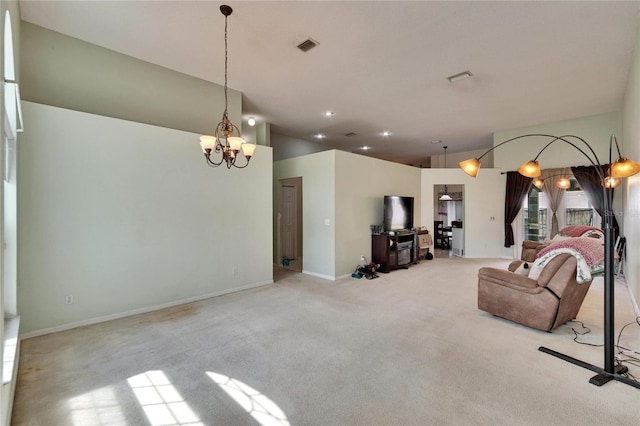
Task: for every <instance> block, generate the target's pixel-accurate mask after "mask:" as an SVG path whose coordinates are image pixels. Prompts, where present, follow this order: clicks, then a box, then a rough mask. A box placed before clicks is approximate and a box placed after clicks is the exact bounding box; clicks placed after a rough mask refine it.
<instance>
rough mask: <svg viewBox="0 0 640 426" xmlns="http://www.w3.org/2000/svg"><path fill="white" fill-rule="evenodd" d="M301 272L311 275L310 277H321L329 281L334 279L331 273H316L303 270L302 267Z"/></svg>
mask: <svg viewBox="0 0 640 426" xmlns="http://www.w3.org/2000/svg"><path fill="white" fill-rule="evenodd" d="M302 273H303V274H305V275H311V276H312V277H318V278H322V279H323V280H329V281H335V280H336V277H332V276H331V275H324V274H318V273H316V272H311V271H305V270H304V269H303V270H302Z"/></svg>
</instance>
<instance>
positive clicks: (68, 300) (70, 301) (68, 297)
mask: <svg viewBox="0 0 640 426" xmlns="http://www.w3.org/2000/svg"><path fill="white" fill-rule="evenodd" d="M64 304H65V305H73V296H72V295H70V294H68V295H66V296H65V297H64Z"/></svg>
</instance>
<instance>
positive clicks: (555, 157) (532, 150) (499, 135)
mask: <svg viewBox="0 0 640 426" xmlns="http://www.w3.org/2000/svg"><path fill="white" fill-rule="evenodd" d="M532 133H544V134H550V135H554V136H561V135H575V136H579V137H581V138H582V139H584V140H585V141H586V142H587V143H589V145H591V147H592V148H593V150H594V151H595V154H596V155H597V157H598V158H599V160H600V163H601V164H606V163H608V162H609V139H610V137H611V135H613V134H615V135H617V136H618V137H619V136H621V135H622V114H621V112H620V111H614V112H609V113H606V114H599V115H592V116H588V117H580V118H576V119H573V120H565V121H559V122H555V123H545V124H541V125H538V126H531V127H524V128H521V129H512V130H506V131H501V132H496V133H494V135H493V145H494V146H496V145H497V144H499V143H500V142H502V141H506V140H507V139H510V138H513V137H516V136H520V135H525V134H532ZM550 140H551V139H549V138H538V137H530V138H522V139H519V140H515V141H513V142H509V143H506V144H504V145H502V146H501V147H499V148H497V149H495V150H494V151H493V163H494V167H497V168H501V169H504V170H517V169H518V167H520V166H521V165H522V164H523V163H525V162H526V161H528V160H532V159H533V158H534V157H535V156H536V154H538V152H539V151H540V150H541V149H542V148H543V147H544V146H545V144H546V143H547V142H549V141H550ZM578 146H579V147H580V148H584V149H585V150H587V149H588V148H586V146H585V145H583V144H582V143H581V142H578ZM587 153H589V152H588V151H587ZM538 161H539V162H540V167H541V168H543V169H552V168H556V167H569V166H581V165H584V166H588V165H591V163H589V160H588V159H587V158H586V157H585V156H584V155H583V154H581V153H580V152H579V151H578V150H577V149H575V148H574V147H572V146H571V145H569V144H567V143H564V142H562V141H558V142H555V143H554V144H553V145H551V146H550V147H549V148H547V149H546V150H545V151H544V152H543V153H542V155H540V157H539V158H538Z"/></svg>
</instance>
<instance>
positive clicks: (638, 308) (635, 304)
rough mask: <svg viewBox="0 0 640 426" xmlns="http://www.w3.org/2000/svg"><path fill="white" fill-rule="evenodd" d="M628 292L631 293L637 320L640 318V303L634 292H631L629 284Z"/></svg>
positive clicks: (630, 296)
mask: <svg viewBox="0 0 640 426" xmlns="http://www.w3.org/2000/svg"><path fill="white" fill-rule="evenodd" d="M627 291H628V292H629V299H630V300H631V305H632V306H633V310H634V311H635V313H636V318H637V317H640V307H638V301H637V300H636V297H635V295H634V294H633V291H631V287H629V285H628V284H627Z"/></svg>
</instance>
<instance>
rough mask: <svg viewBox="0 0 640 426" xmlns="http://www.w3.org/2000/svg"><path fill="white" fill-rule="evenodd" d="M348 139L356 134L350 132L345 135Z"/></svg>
mask: <svg viewBox="0 0 640 426" xmlns="http://www.w3.org/2000/svg"><path fill="white" fill-rule="evenodd" d="M344 135H345V136H346V137H348V138H350V137H351V136H355V135H356V134H355V133H353V132H349V133H345V134H344Z"/></svg>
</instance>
